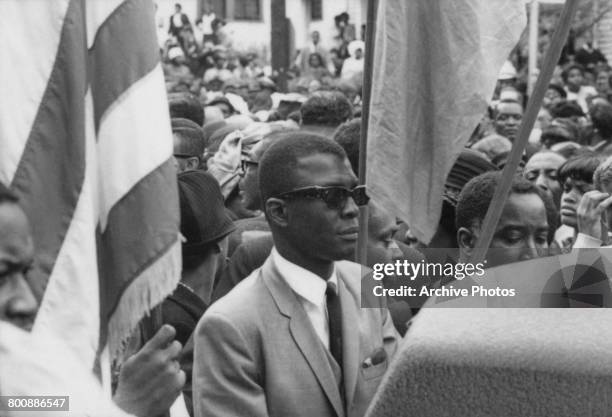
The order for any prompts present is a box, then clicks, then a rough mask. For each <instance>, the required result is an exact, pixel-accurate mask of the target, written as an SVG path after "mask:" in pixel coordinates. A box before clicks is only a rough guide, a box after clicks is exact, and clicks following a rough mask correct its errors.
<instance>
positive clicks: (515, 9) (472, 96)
mask: <svg viewBox="0 0 612 417" xmlns="http://www.w3.org/2000/svg"><path fill="white" fill-rule="evenodd" d="M525 25H526V17H525V2H523V1H517V0H437V1H431V0H411V1H406V0H380V1H379V8H378V17H377V22H376V40H375V47H374V71H373V78H372V96H371V103H370V117H369V128H368V147H367V155H368V161H367V162H368V164H367V176H366V178H367V185H368V188H369V190H370V193H371V194H372V196H373V197H375V198H376V199H377V200H378V201H380V202H381V203H383V204H384V205H385V206H387V207H389V208H390V210H392V211H394V212H395V213H397V214H398V216H399V217H400V218H402V219H403V220H405V221H406V222H407V223H408V224H409V225H410V228H411V230H412V231H413V232H414V233H415V236H416V237H417V238H419V240H421V241H423V242H429V241H430V240H431V238H432V237H433V234H434V233H435V230H436V228H437V225H438V221H439V218H440V211H441V208H442V193H443V190H444V182H445V179H446V176H447V175H448V172H449V171H450V168H451V167H452V165H453V163H454V161H455V159H456V158H457V156H458V155H459V152H460V151H461V149H462V148H463V146H464V145H465V144H466V142H467V141H468V139H469V137H470V134H471V133H472V131H473V130H474V128H475V127H476V126H477V125H478V122H479V121H480V119H481V118H482V116H483V115H484V113H485V111H486V108H487V102H488V100H489V99H490V97H491V96H492V94H493V90H494V87H495V83H496V79H497V74H498V73H499V70H500V68H501V66H502V64H503V62H504V61H505V59H506V58H507V56H508V54H509V53H510V51H511V50H512V48H513V47H514V46H515V45H516V43H517V42H518V40H519V37H520V34H521V32H522V31H523V29H524V28H525Z"/></svg>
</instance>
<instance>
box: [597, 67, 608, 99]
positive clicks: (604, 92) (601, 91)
mask: <svg viewBox="0 0 612 417" xmlns="http://www.w3.org/2000/svg"><path fill="white" fill-rule="evenodd" d="M611 78H612V70H611V69H610V67H608V66H605V67H603V68H600V69H598V70H596V71H595V89H596V90H597V94H598V95H599V96H601V97H603V98H605V99H606V100H607V101H608V103H609V102H610V101H611V100H612V85H611V83H610V79H611Z"/></svg>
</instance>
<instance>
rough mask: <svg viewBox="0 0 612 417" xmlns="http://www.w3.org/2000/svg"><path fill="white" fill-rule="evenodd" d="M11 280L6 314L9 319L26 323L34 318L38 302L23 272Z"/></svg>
mask: <svg viewBox="0 0 612 417" xmlns="http://www.w3.org/2000/svg"><path fill="white" fill-rule="evenodd" d="M12 280H13V283H12V285H11V286H10V288H9V302H8V305H7V310H6V316H7V318H8V319H9V321H14V322H19V323H22V324H25V325H27V324H29V323H31V322H32V321H33V320H34V316H35V315H36V310H37V308H38V303H37V302H36V298H34V294H33V293H32V289H31V288H30V285H29V284H28V283H27V281H26V279H25V276H23V274H18V275H16V276H15V277H13V278H12Z"/></svg>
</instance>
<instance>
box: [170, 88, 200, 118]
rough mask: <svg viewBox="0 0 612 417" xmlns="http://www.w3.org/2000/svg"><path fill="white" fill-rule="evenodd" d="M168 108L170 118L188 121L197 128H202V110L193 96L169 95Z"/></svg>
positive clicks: (188, 94) (187, 94) (182, 94)
mask: <svg viewBox="0 0 612 417" xmlns="http://www.w3.org/2000/svg"><path fill="white" fill-rule="evenodd" d="M168 106H169V109H170V117H171V118H181V119H188V120H191V121H192V122H194V123H195V124H197V125H198V126H204V123H205V118H204V108H203V107H202V104H200V102H199V101H198V99H197V98H196V97H195V96H194V95H193V94H191V93H170V94H168Z"/></svg>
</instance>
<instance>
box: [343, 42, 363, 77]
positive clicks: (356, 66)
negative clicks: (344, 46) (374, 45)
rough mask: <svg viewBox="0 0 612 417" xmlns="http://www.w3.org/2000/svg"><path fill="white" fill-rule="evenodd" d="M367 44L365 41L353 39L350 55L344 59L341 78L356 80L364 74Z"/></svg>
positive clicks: (349, 46)
mask: <svg viewBox="0 0 612 417" xmlns="http://www.w3.org/2000/svg"><path fill="white" fill-rule="evenodd" d="M364 51H365V44H364V42H363V41H352V42H351V43H349V45H348V52H349V54H350V56H349V57H348V58H346V59H345V60H344V63H343V64H342V71H341V73H340V78H342V79H343V80H354V79H356V78H361V77H362V76H363V66H364V62H365V60H364Z"/></svg>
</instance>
